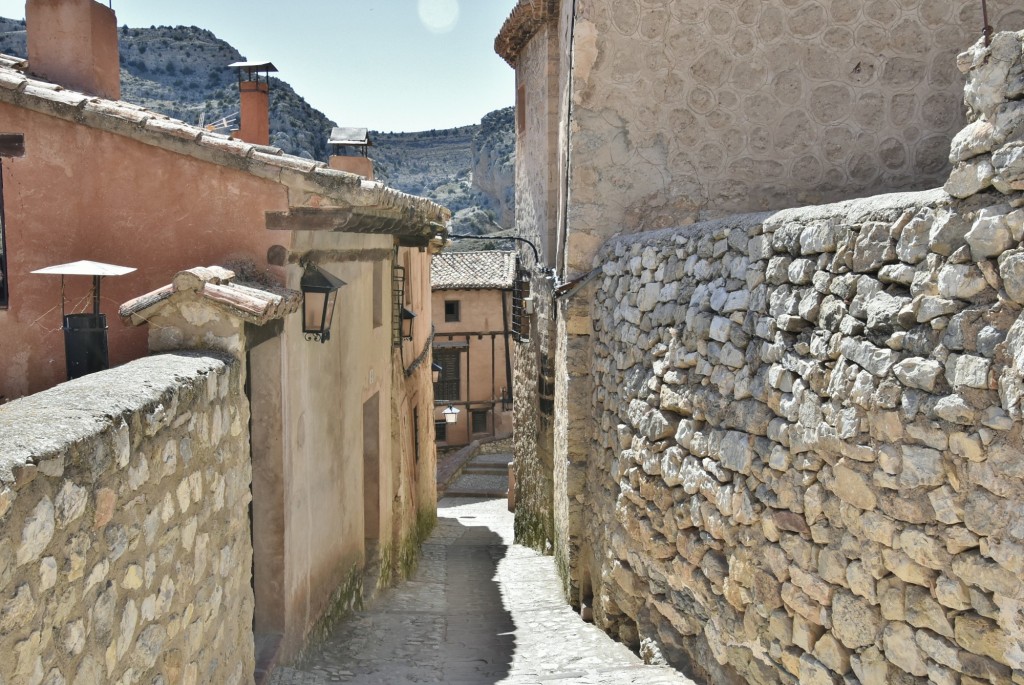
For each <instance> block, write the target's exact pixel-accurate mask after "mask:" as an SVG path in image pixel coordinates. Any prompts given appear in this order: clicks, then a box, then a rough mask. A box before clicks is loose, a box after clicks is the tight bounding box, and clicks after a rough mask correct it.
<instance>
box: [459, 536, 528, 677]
mask: <svg viewBox="0 0 1024 685" xmlns="http://www.w3.org/2000/svg"><path fill="white" fill-rule="evenodd" d="M449 521H450V519H449ZM452 523H455V525H457V526H459V527H460V528H462V529H463V532H462V534H461V535H460V536H459V537H458V539H457V540H455V541H454V542H453V543H452V544H450V545H448V547H447V566H448V582H447V584H446V587H445V592H446V597H445V599H446V602H445V604H446V606H447V615H448V620H447V630H446V633H445V639H444V655H443V663H444V666H443V670H444V679H443V681H442V682H444V683H450V684H452V685H464V684H465V685H469V684H470V683H472V684H473V685H484V684H490V683H497V682H499V681H501V680H503V679H504V678H505V676H507V675H508V674H509V672H510V671H511V669H512V656H513V654H514V652H515V646H516V641H515V623H514V622H513V621H512V615H511V614H510V613H509V612H508V610H507V609H506V608H505V606H504V603H503V601H502V596H501V590H500V588H499V585H498V581H497V571H498V562H500V561H501V560H502V559H503V558H504V557H505V554H506V551H507V547H506V546H505V544H504V541H503V540H502V539H501V536H499V535H498V534H497V533H495V532H494V531H493V530H491V529H490V528H487V527H485V526H466V525H465V524H462V523H458V522H454V521H453V522H452ZM452 523H449V524H448V525H452Z"/></svg>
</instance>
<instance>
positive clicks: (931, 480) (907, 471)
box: [899, 445, 945, 488]
mask: <svg viewBox="0 0 1024 685" xmlns="http://www.w3.org/2000/svg"><path fill="white" fill-rule="evenodd" d="M902 454H903V464H902V470H901V473H900V476H899V484H900V487H904V488H916V487H920V486H932V487H937V486H939V485H942V483H943V482H944V481H945V470H944V468H943V465H942V453H941V452H939V451H938V450H934V449H931V448H928V447H919V446H917V445H903V447H902Z"/></svg>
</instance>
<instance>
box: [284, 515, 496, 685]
mask: <svg viewBox="0 0 1024 685" xmlns="http://www.w3.org/2000/svg"><path fill="white" fill-rule="evenodd" d="M462 518H470V519H471V518H472V517H471V516H468V517H462ZM506 553H507V547H506V545H505V542H504V540H503V539H502V538H501V536H500V535H499V534H497V533H496V532H495V531H493V530H492V529H490V528H488V527H486V526H475V525H466V524H465V523H463V522H461V521H459V520H458V519H456V518H449V517H444V516H442V518H439V520H438V526H437V529H436V530H435V531H434V534H433V535H432V536H431V537H430V539H429V540H427V542H426V543H425V544H424V546H423V555H422V557H421V560H420V563H419V567H418V568H417V570H416V572H415V573H414V574H413V577H412V578H411V579H410V580H409V581H407V582H403V583H399V584H398V585H397V586H396V587H394V588H391V589H389V590H387V591H385V592H383V593H382V594H381V595H379V596H378V597H377V599H376V600H374V601H373V602H372V603H371V604H370V605H369V606H367V607H366V608H365V609H364V610H363V611H360V612H357V613H355V614H352V615H351V616H348V617H346V618H345V619H343V620H342V621H341V622H339V623H338V625H337V626H335V628H334V630H333V631H332V632H331V634H330V635H329V636H328V637H327V638H326V639H325V641H324V642H323V643H321V644H320V645H318V646H316V647H313V648H312V649H311V650H310V651H309V652H307V654H306V655H305V657H304V658H303V659H302V660H301V663H299V664H295V665H293V666H283V667H279V668H278V669H276V670H275V671H274V673H273V676H272V678H271V681H270V682H271V683H272V684H273V685H327V684H328V683H337V682H341V683H349V684H350V685H404V684H406V683H445V684H446V685H492V684H494V683H498V682H500V681H502V680H504V679H505V678H506V677H507V676H508V675H509V673H510V671H511V669H512V657H513V654H514V652H515V647H516V640H515V632H514V631H515V624H514V623H513V620H512V615H511V613H509V611H508V610H507V609H506V608H505V605H504V602H503V600H502V594H501V589H500V586H499V584H498V579H497V568H498V563H499V562H500V561H501V560H502V559H503V558H504V557H505V555H506Z"/></svg>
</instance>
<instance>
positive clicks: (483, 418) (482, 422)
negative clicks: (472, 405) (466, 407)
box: [470, 410, 487, 433]
mask: <svg viewBox="0 0 1024 685" xmlns="http://www.w3.org/2000/svg"><path fill="white" fill-rule="evenodd" d="M470 416H471V417H472V419H473V432H474V433H486V432H487V411H486V410H485V411H471V412H470Z"/></svg>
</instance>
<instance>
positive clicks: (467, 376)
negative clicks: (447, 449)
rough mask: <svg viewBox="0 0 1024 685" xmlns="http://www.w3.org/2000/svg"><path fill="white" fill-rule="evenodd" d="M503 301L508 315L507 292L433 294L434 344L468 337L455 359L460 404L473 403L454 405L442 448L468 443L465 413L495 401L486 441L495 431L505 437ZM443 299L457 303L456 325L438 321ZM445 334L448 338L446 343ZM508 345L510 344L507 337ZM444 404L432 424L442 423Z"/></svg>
mask: <svg viewBox="0 0 1024 685" xmlns="http://www.w3.org/2000/svg"><path fill="white" fill-rule="evenodd" d="M503 296H504V297H505V299H506V301H507V304H506V306H507V309H508V315H509V316H510V317H511V313H512V297H511V293H504V292H503V291H500V290H437V291H434V293H433V295H432V297H433V311H434V312H436V316H435V324H434V325H435V327H436V329H437V330H436V334H435V339H434V340H435V343H437V344H447V343H449V342H454V343H465V342H467V341H466V337H465V334H466V333H473V335H471V336H470V338H469V340H468V344H469V347H468V348H467V350H468V353H467V351H466V350H464V351H463V352H462V354H461V355H460V369H459V381H460V401H461V402H467V401H469V402H475V403H477V404H475V405H472V406H469V407H467V406H466V405H460V404H459V403H458V402H456V403H455V406H457V407H458V408H459V411H460V412H461V413H460V414H459V420H458V422H457V423H455V424H453V425H449V426H448V427H447V440H446V441H445V442H446V443H447V444H448V445H463V444H467V443H469V442H470V441H471V440H472V439H473V437H474V435H477V436H478V437H479V434H471V428H472V418H471V416H470V412H471V411H474V410H475V411H484V410H487V409H488V408H489V406H490V403H491V402H492V401H496V400H497V401H496V403H495V406H494V411H493V412H492V413H491V417H490V419H489V420H488V430H487V433H486V436H488V437H489V436H490V435H491V433H492V428H493V429H494V431H493V432H495V433H496V434H501V432H500V431H498V429H504V434H505V435H508V434H509V433H510V432H511V420H510V417H507V416H506V414H508V412H503V411H502V409H501V402H500V398H501V393H502V389H503V388H507V387H508V384H509V379H508V374H507V373H506V363H505V338H504V335H502V331H504V330H505V324H504V323H503V321H502V304H501V300H502V297H503ZM449 300H454V301H458V302H459V319H460V320H459V321H452V322H446V321H445V320H444V318H445V317H444V303H445V302H446V301H449ZM487 333H497V334H498V335H495V336H493V337H492V336H491V335H484V336H483V337H482V338H479V337H478V335H477V334H487ZM449 335H451V336H452V339H451V340H449V337H448V336H449ZM509 343H510V344H512V338H511V335H510V336H509ZM446 406H447V404H443V405H439V406H438V407H437V408H436V411H435V412H434V415H435V418H436V420H439V421H440V420H443V417H442V414H441V411H442V410H443V409H444V408H445V407H446Z"/></svg>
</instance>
